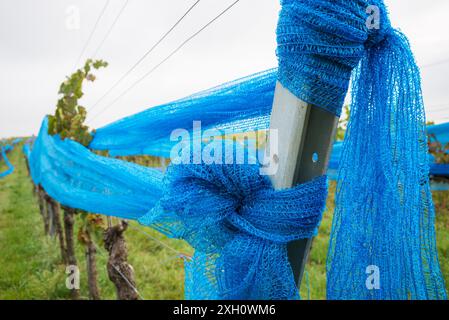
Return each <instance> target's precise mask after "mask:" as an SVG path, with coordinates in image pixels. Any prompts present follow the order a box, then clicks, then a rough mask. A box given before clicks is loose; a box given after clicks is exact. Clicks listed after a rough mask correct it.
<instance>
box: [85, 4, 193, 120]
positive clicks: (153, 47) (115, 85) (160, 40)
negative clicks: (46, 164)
mask: <svg viewBox="0 0 449 320" xmlns="http://www.w3.org/2000/svg"><path fill="white" fill-rule="evenodd" d="M200 1H201V0H196V2H195V3H193V4H192V5H191V6H190V7H189V8H188V9H187V11H185V12H184V14H183V15H182V16H181V17H180V18H179V19H178V20H177V21H176V22H175V24H173V25H172V26H171V27H170V28H169V29H168V31H167V32H165V33H164V34H163V35H162V37H161V38H159V40H158V41H156V42H155V43H154V44H153V46H152V47H151V48H150V49H149V50H147V51H146V52H145V53H144V54H143V55H142V56H141V57H140V58H139V59H138V60H137V62H135V63H134V64H133V65H132V66H131V68H129V69H128V70H127V71H126V72H125V73H124V74H123V75H122V76H121V77H120V78H119V79H118V80H117V81H116V82H115V83H114V84H113V85H112V86H111V87H110V88H109V89H108V90H107V91H106V92H105V93H104V94H103V95H102V96H101V97H100V99H98V100H97V101H96V102H95V103H94V104H93V105H92V107H91V108H88V111H90V112H91V111H92V110H94V109H95V108H96V107H97V106H98V104H99V103H100V102H101V101H102V100H103V99H104V98H105V97H106V96H107V95H109V94H110V93H111V92H112V91H113V90H114V89H115V88H116V87H117V86H118V85H119V84H120V83H121V82H122V81H123V80H124V79H125V78H126V77H127V76H128V75H129V74H130V73H131V72H132V71H134V70H135V69H136V68H137V67H138V66H139V65H140V64H141V63H142V61H143V60H145V58H146V57H147V56H148V55H149V54H150V53H151V52H153V51H154V50H155V49H156V48H157V47H158V46H159V45H160V44H161V43H162V41H164V39H165V38H167V36H168V35H169V34H170V33H171V32H172V31H173V30H174V29H175V28H176V27H177V26H178V25H179V24H180V23H181V22H182V21H183V20H184V18H185V17H187V16H188V15H189V13H190V12H191V11H192V10H193V8H195V7H196V5H197V4H198V3H199V2H200Z"/></svg>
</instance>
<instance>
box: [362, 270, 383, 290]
mask: <svg viewBox="0 0 449 320" xmlns="http://www.w3.org/2000/svg"><path fill="white" fill-rule="evenodd" d="M365 272H366V274H367V275H368V277H367V278H366V281H365V286H366V288H367V289H368V290H379V289H380V269H379V267H378V266H376V265H369V266H368V267H366V270H365Z"/></svg>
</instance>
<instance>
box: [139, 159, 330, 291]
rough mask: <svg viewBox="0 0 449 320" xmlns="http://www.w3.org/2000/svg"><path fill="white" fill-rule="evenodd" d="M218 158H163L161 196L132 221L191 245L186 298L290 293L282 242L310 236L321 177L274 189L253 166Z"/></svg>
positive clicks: (321, 194)
mask: <svg viewBox="0 0 449 320" xmlns="http://www.w3.org/2000/svg"><path fill="white" fill-rule="evenodd" d="M227 156H228V155H223V158H226V157H227ZM231 156H232V155H231ZM234 157H235V153H234ZM224 163H232V164H207V165H206V164H205V163H202V164H179V165H171V166H170V167H169V168H168V170H167V173H166V176H165V192H164V195H163V197H162V198H161V200H160V202H159V203H158V205H157V206H156V207H155V208H154V209H153V210H151V211H149V212H148V213H147V214H146V215H145V216H143V217H141V218H140V219H139V222H140V223H141V224H144V225H147V226H151V227H153V228H155V229H157V230H159V231H161V232H163V233H165V234H166V235H168V236H170V237H174V238H179V239H184V240H186V241H187V242H188V243H189V244H190V245H192V247H193V248H195V256H194V257H193V260H192V261H191V262H187V265H186V297H187V298H189V299H214V298H219V299H295V298H298V297H299V296H298V290H297V288H296V284H295V281H294V277H293V274H292V271H291V268H290V264H289V262H288V257H287V243H288V242H289V241H292V240H296V239H303V238H310V237H312V236H313V235H315V233H316V230H317V227H318V224H319V222H320V221H321V215H322V211H323V209H324V206H325V202H326V196H327V184H326V178H325V177H320V178H317V179H315V180H313V181H311V182H308V183H305V184H302V185H299V186H297V187H295V188H292V189H286V190H279V191H275V190H274V189H273V187H272V186H271V182H270V180H269V179H268V177H267V176H263V175H260V174H259V170H260V167H259V166H258V165H250V164H236V161H235V159H234V161H229V159H227V160H226V162H224Z"/></svg>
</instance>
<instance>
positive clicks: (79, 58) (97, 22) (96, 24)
mask: <svg viewBox="0 0 449 320" xmlns="http://www.w3.org/2000/svg"><path fill="white" fill-rule="evenodd" d="M109 1H110V0H107V1H106V2H105V4H104V6H103V9H102V10H101V12H100V15H99V16H98V18H97V21H95V25H94V27H93V29H92V31H91V32H90V35H89V38H87V41H86V43H85V44H84V47H83V49H82V50H81V53H80V55H79V56H78V59H77V60H76V64H75V66H74V68H73V69H76V67H77V66H78V64H79V63H80V60H81V58H82V56H83V55H84V52H85V51H86V49H87V46H88V45H89V43H90V41H91V40H92V37H93V35H94V33H95V30H97V27H98V24H99V23H100V20H101V18H102V17H103V15H104V13H105V11H106V8H107V7H108V5H109Z"/></svg>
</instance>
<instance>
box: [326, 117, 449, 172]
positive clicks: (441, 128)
mask: <svg viewBox="0 0 449 320" xmlns="http://www.w3.org/2000/svg"><path fill="white" fill-rule="evenodd" d="M427 134H428V135H434V136H435V138H436V139H437V141H439V142H440V143H441V144H442V145H443V146H444V145H446V144H447V143H449V123H443V124H439V125H431V126H427ZM342 150H343V143H342V142H335V143H334V146H333V148H332V154H331V158H330V160H329V165H328V177H329V178H330V179H332V180H337V178H338V172H337V171H338V167H339V164H340V159H341V155H342ZM429 158H430V159H429V165H430V175H433V176H443V177H449V165H448V164H441V163H435V159H434V157H433V156H432V155H430V154H429Z"/></svg>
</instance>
